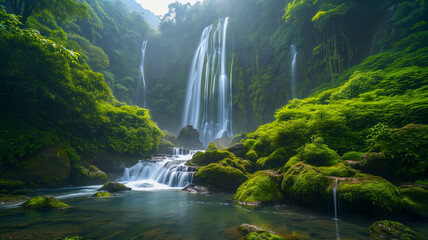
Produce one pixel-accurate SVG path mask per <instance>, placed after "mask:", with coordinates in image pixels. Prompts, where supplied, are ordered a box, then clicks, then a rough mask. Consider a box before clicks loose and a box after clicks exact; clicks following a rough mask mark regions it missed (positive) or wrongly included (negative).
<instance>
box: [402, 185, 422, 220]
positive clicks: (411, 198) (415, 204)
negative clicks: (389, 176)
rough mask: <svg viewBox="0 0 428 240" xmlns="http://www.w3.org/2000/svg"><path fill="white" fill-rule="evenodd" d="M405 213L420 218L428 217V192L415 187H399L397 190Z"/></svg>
mask: <svg viewBox="0 0 428 240" xmlns="http://www.w3.org/2000/svg"><path fill="white" fill-rule="evenodd" d="M398 190H399V191H400V193H401V195H402V196H403V200H404V202H405V208H406V211H407V212H410V213H412V214H416V215H418V216H422V217H428V201H427V199H428V190H425V189H423V188H421V187H415V186H400V187H399V188H398Z"/></svg>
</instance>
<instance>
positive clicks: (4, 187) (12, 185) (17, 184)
mask: <svg viewBox="0 0 428 240" xmlns="http://www.w3.org/2000/svg"><path fill="white" fill-rule="evenodd" d="M23 187H24V183H23V182H22V181H17V180H7V179H0V191H1V192H3V191H6V192H8V191H11V190H15V189H20V188H23Z"/></svg>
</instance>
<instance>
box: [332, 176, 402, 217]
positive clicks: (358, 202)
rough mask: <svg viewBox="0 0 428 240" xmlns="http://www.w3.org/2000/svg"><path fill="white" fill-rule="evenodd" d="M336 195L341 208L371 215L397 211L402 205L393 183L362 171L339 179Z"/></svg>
mask: <svg viewBox="0 0 428 240" xmlns="http://www.w3.org/2000/svg"><path fill="white" fill-rule="evenodd" d="M337 197H338V199H339V201H340V204H341V206H342V208H343V209H346V210H350V211H356V212H361V213H367V214H371V215H373V214H374V215H384V214H389V213H398V212H399V211H401V209H402V207H403V201H402V199H401V194H400V192H399V191H398V189H397V188H396V187H395V186H394V185H392V184H391V183H390V182H388V181H386V180H385V179H383V178H381V177H377V176H372V175H368V174H362V173H358V174H356V175H355V177H354V178H351V179H345V180H341V181H339V184H338V187H337Z"/></svg>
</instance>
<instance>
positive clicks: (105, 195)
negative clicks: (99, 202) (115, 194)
mask: <svg viewBox="0 0 428 240" xmlns="http://www.w3.org/2000/svg"><path fill="white" fill-rule="evenodd" d="M92 197H96V198H104V197H111V193H109V192H97V193H94V194H93V195H92Z"/></svg>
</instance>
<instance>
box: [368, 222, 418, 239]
mask: <svg viewBox="0 0 428 240" xmlns="http://www.w3.org/2000/svg"><path fill="white" fill-rule="evenodd" d="M369 230H370V234H371V237H372V238H373V239H376V240H383V239H396V240H418V239H420V238H419V236H418V234H417V233H416V232H415V231H413V230H412V229H411V228H409V227H407V226H405V225H403V224H401V223H399V222H394V221H389V220H383V221H377V222H375V223H373V224H372V225H370V227H369Z"/></svg>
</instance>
